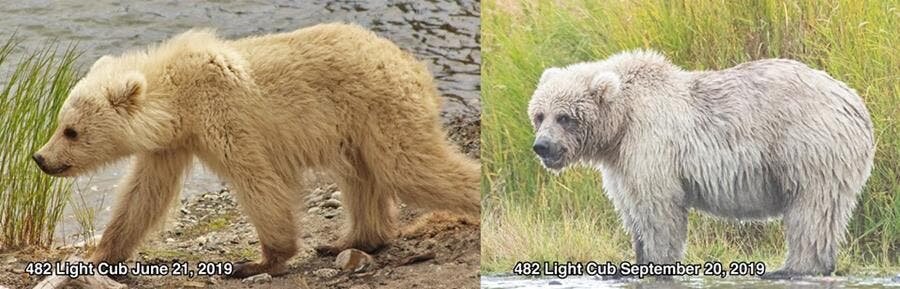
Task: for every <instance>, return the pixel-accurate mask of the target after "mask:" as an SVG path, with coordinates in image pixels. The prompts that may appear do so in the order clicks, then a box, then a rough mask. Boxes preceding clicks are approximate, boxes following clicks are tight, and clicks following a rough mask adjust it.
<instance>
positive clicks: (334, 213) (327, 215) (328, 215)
mask: <svg viewBox="0 0 900 289" xmlns="http://www.w3.org/2000/svg"><path fill="white" fill-rule="evenodd" d="M340 214H341V212H340V211H338V210H325V214H323V215H324V216H325V218H326V219H331V218H334V217H337V215H340Z"/></svg>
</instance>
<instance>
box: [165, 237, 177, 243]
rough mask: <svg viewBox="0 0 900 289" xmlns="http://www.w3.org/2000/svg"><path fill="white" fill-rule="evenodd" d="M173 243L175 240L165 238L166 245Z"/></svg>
mask: <svg viewBox="0 0 900 289" xmlns="http://www.w3.org/2000/svg"><path fill="white" fill-rule="evenodd" d="M173 242H175V239H172V238H166V243H173Z"/></svg>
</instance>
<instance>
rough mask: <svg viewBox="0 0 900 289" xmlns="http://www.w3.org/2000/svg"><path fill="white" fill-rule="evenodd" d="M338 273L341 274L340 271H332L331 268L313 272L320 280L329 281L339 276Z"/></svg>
mask: <svg viewBox="0 0 900 289" xmlns="http://www.w3.org/2000/svg"><path fill="white" fill-rule="evenodd" d="M338 273H340V271H338V270H335V269H331V268H322V269H319V270H316V271H314V272H313V275H316V276H318V277H319V278H324V279H328V278H332V277H334V276H337V275H338Z"/></svg>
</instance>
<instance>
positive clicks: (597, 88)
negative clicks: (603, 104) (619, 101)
mask: <svg viewBox="0 0 900 289" xmlns="http://www.w3.org/2000/svg"><path fill="white" fill-rule="evenodd" d="M619 84H620V80H619V76H618V75H616V74H615V73H612V72H607V71H603V72H597V73H596V74H594V76H593V77H591V83H590V87H589V88H588V91H590V94H591V95H592V96H593V97H595V98H597V99H604V98H609V97H611V96H614V95H616V94H617V93H619Z"/></svg>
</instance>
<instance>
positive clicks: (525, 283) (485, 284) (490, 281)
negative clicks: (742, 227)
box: [481, 276, 900, 289]
mask: <svg viewBox="0 0 900 289" xmlns="http://www.w3.org/2000/svg"><path fill="white" fill-rule="evenodd" d="M481 288H484V289H513V288H548V289H575V288H596V289H612V288H623V289H624V288H647V289H649V288H660V289H662V288H665V289H669V288H671V289H679V288H724V289H732V288H734V289H736V288H763V289H782V288H785V289H794V288H796V289H801V288H802V289H806V288H809V289H817V288H865V289H869V288H873V289H874V288H900V276H897V277H894V278H875V277H816V278H807V279H803V280H796V281H795V280H791V281H783V280H782V281H770V280H760V279H758V278H751V277H741V278H724V279H723V278H713V277H679V278H674V280H671V281H656V280H653V279H651V278H648V279H644V280H634V279H626V280H600V279H596V278H584V277H575V278H571V277H570V278H566V279H546V278H521V277H503V276H482V277H481Z"/></svg>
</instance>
